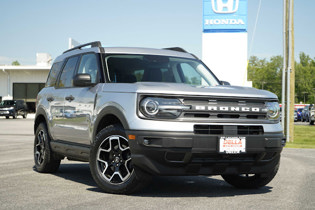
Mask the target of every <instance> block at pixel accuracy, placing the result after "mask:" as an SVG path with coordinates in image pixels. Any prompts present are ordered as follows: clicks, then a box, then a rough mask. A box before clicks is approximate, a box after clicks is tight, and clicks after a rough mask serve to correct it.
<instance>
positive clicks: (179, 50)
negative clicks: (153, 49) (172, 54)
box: [163, 47, 199, 60]
mask: <svg viewBox="0 0 315 210" xmlns="http://www.w3.org/2000/svg"><path fill="white" fill-rule="evenodd" d="M163 50H173V51H177V52H184V53H189V52H187V51H186V50H184V49H183V48H181V47H169V48H163ZM189 54H190V55H192V56H193V57H194V58H196V59H198V60H199V58H198V57H197V56H195V55H194V54H192V53H189Z"/></svg>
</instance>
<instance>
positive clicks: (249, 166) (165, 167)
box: [34, 42, 285, 193]
mask: <svg viewBox="0 0 315 210" xmlns="http://www.w3.org/2000/svg"><path fill="white" fill-rule="evenodd" d="M222 84H223V83H222V82H220V81H219V80H218V79H217V78H216V76H215V75H214V74H213V73H212V72H211V71H210V70H209V69H208V68H207V67H206V66H205V65H204V64H203V63H202V62H201V61H200V60H199V59H198V58H197V57H195V56H194V55H192V54H190V53H187V52H186V51H184V50H183V49H181V48H168V49H145V48H107V47H102V46H101V43H100V42H91V43H87V44H84V45H80V46H77V47H75V48H72V49H70V50H67V51H65V52H64V53H63V54H62V55H60V56H59V57H57V58H56V59H55V61H54V63H53V66H52V68H51V70H50V73H49V76H48V79H47V82H46V87H45V88H43V89H42V90H41V91H40V93H39V94H38V97H37V111H36V116H35V122H34V133H35V141H34V160H35V168H36V170H37V171H38V172H56V171H57V170H58V167H59V165H60V161H61V160H62V159H63V158H65V157H67V159H69V160H78V161H87V162H89V164H90V170H91V174H92V176H93V178H94V180H95V182H96V183H97V185H98V186H99V187H100V188H101V189H103V190H104V191H105V192H110V193H132V192H134V191H136V190H138V189H140V188H141V187H143V186H144V185H145V184H146V183H148V181H149V180H150V177H151V176H152V175H222V177H223V178H224V180H225V181H227V182H228V183H229V184H231V185H233V186H235V187H238V188H258V187H262V186H265V185H266V184H268V183H269V182H270V181H271V180H272V179H273V178H274V176H275V175H276V173H277V171H278V168H279V162H280V153H281V151H282V148H283V146H284V144H285V139H284V138H283V134H282V127H281V125H280V123H279V114H280V112H279V111H280V108H279V104H278V98H277V97H276V95H274V94H272V93H270V92H268V91H264V90H257V89H254V88H248V87H236V86H228V85H222Z"/></svg>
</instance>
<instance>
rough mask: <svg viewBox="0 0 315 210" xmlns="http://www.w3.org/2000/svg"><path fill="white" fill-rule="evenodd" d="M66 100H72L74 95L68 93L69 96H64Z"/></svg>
mask: <svg viewBox="0 0 315 210" xmlns="http://www.w3.org/2000/svg"><path fill="white" fill-rule="evenodd" d="M65 99H66V100H67V101H70V102H71V101H73V100H74V97H73V96H72V95H70V96H66V98H65Z"/></svg>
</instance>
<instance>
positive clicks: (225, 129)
mask: <svg viewBox="0 0 315 210" xmlns="http://www.w3.org/2000/svg"><path fill="white" fill-rule="evenodd" d="M194 133H195V134H204V135H224V134H233V135H263V134H264V129H263V126H240V125H238V126H223V125H194Z"/></svg>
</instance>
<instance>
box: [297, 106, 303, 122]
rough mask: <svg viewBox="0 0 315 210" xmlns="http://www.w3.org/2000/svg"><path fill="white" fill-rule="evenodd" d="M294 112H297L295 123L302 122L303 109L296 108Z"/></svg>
mask: <svg viewBox="0 0 315 210" xmlns="http://www.w3.org/2000/svg"><path fill="white" fill-rule="evenodd" d="M296 111H297V121H302V111H303V108H298V109H297V110H296Z"/></svg>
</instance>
